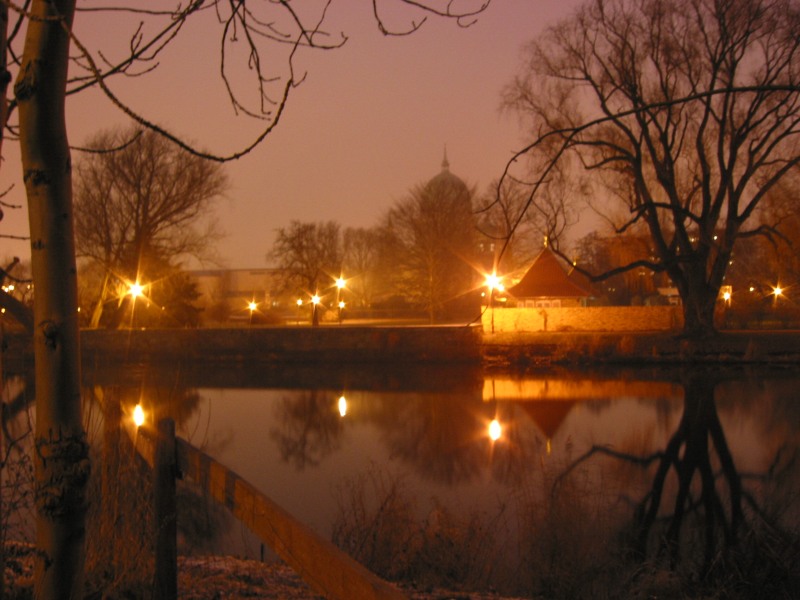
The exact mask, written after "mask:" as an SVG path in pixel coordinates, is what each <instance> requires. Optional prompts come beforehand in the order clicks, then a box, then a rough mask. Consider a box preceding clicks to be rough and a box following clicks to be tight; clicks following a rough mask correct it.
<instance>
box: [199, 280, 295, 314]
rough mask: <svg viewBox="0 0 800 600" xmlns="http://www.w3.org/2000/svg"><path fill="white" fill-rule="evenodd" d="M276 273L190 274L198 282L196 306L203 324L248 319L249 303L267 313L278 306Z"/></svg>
mask: <svg viewBox="0 0 800 600" xmlns="http://www.w3.org/2000/svg"><path fill="white" fill-rule="evenodd" d="M279 273H280V271H279V270H278V269H267V268H264V269H209V270H199V271H190V272H189V275H190V276H191V277H192V278H193V279H194V280H195V281H196V282H197V291H198V292H199V293H200V297H199V298H198V300H197V304H198V305H200V306H201V307H202V309H203V312H204V317H205V318H204V320H211V321H220V322H225V321H237V320H242V319H247V318H249V316H250V307H249V305H250V303H251V302H254V303H255V304H256V306H257V308H258V310H259V311H261V312H264V311H267V310H269V309H271V308H273V306H274V305H275V303H276V302H277V293H276V290H277V289H278V282H279Z"/></svg>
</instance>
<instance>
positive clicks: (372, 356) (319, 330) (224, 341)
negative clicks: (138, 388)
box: [81, 326, 481, 363]
mask: <svg viewBox="0 0 800 600" xmlns="http://www.w3.org/2000/svg"><path fill="white" fill-rule="evenodd" d="M480 348H481V329H480V327H479V326H472V327H470V326H452V327H448V326H443V327H338V326H321V327H297V328H295V327H263V328H262V327H253V328H252V329H244V328H242V329H146V330H121V331H107V330H85V331H82V332H81V350H82V353H83V357H84V360H89V361H91V362H95V363H103V362H108V361H116V360H124V361H148V360H156V361H158V360H170V361H180V360H186V361H192V360H208V359H209V357H212V358H213V359H214V360H217V361H221V362H249V363H252V362H258V361H264V362H274V361H286V362H292V361H302V362H304V363H309V362H320V363H321V362H328V363H364V362H372V363H374V362H385V363H402V362H419V361H423V362H430V363H458V362H474V363H478V362H480V359H481V351H480Z"/></svg>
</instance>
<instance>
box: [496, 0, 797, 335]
mask: <svg viewBox="0 0 800 600" xmlns="http://www.w3.org/2000/svg"><path fill="white" fill-rule="evenodd" d="M799 21H800V11H798V7H797V4H796V3H795V2H792V1H791V0H728V1H725V2H716V1H713V0H678V1H674V2H666V1H660V0H650V1H647V2H635V1H633V0H611V1H607V0H592V1H591V2H589V3H588V4H587V5H586V6H584V7H583V8H581V9H580V10H579V11H578V12H577V13H576V14H575V15H574V16H573V17H571V18H569V19H567V20H565V21H563V22H561V23H560V24H558V25H556V26H554V27H552V28H550V29H548V30H547V32H546V33H545V34H544V35H543V36H542V37H541V38H540V39H539V40H537V41H536V42H534V43H533V44H532V45H531V46H530V51H529V57H530V58H529V62H528V65H527V69H526V72H525V73H524V74H523V75H521V76H520V77H519V78H518V79H517V80H516V81H515V82H514V83H513V84H512V85H511V86H510V88H509V90H507V94H506V101H507V102H508V103H509V104H510V105H511V106H513V107H515V108H516V109H517V110H518V111H520V113H521V114H522V115H525V116H527V117H528V118H529V119H530V123H531V126H532V131H533V132H534V136H535V141H534V142H533V143H531V144H530V145H529V146H528V147H526V148H525V149H523V151H522V152H520V153H519V154H518V155H517V157H516V158H515V160H519V159H520V158H521V157H522V156H523V155H528V154H536V153H540V154H543V155H544V156H545V158H546V162H545V163H544V165H545V166H544V168H543V169H542V170H541V171H540V172H539V173H538V174H537V176H535V177H534V182H533V183H534V188H535V189H534V192H532V194H533V193H535V192H536V190H537V189H538V188H539V187H540V185H541V184H542V183H544V182H546V181H547V179H548V177H549V173H550V171H551V167H552V166H554V165H557V164H560V163H561V162H562V161H565V160H572V161H573V164H574V165H576V166H577V167H578V168H579V169H580V170H582V173H583V175H584V176H585V177H586V179H585V187H584V191H585V195H586V196H587V197H589V198H591V199H592V202H593V204H594V205H595V206H596V207H597V208H598V210H600V211H601V212H602V213H603V214H605V215H607V216H608V217H609V218H614V219H616V218H617V217H618V216H620V215H624V219H623V220H620V221H617V222H615V226H616V230H617V231H619V232H624V231H625V230H627V229H628V228H629V227H631V226H632V225H633V224H636V223H640V222H642V223H644V224H645V225H646V227H647V230H648V233H649V235H650V237H651V238H652V242H653V244H652V245H653V248H654V256H653V257H650V256H641V257H638V258H637V259H636V260H634V261H632V262H630V263H628V264H626V265H622V266H620V267H618V270H624V269H635V268H638V267H645V268H648V269H651V270H653V271H657V272H665V273H667V274H668V275H669V277H670V279H671V280H672V282H673V283H674V285H675V286H676V287H677V289H678V292H679V294H680V296H681V299H682V301H683V310H684V328H685V333H686V334H687V335H690V336H700V337H702V336H705V335H708V334H712V333H713V332H714V322H713V315H714V307H715V304H716V301H717V296H718V293H719V289H720V286H721V284H722V281H723V278H724V276H725V273H726V270H727V268H728V264H729V262H730V259H731V253H732V252H733V248H734V246H735V244H736V241H737V240H738V239H740V238H742V237H743V236H750V235H767V234H769V233H770V232H771V231H772V229H771V227H770V225H769V224H759V223H757V222H756V221H755V220H753V218H752V217H753V216H754V214H755V212H756V209H757V207H758V205H759V204H760V203H761V201H762V200H763V199H764V198H765V197H766V196H767V194H768V193H769V192H770V190H772V189H773V188H774V187H775V185H776V184H777V183H778V182H780V180H781V179H782V178H783V177H784V176H785V175H786V174H787V173H789V172H790V171H791V170H792V169H794V168H795V166H796V165H797V163H798V161H800V152H798V138H797V134H798V133H800V129H798V120H799V119H800V94H798V86H797V83H798V82H797V77H798V75H797V73H798V72H797V64H798V60H799V59H800V40H799V39H798V38H797V35H796V32H797V29H798V24H799ZM512 162H513V161H512ZM511 166H512V165H511V164H510V165H509V167H511ZM575 176H576V177H578V176H579V174H578V173H576V175H575ZM529 200H530V201H531V202H533V201H534V198H533V195H532V196H530V197H529ZM615 206H616V207H619V208H618V209H615V208H614V207H615ZM614 272H615V271H614ZM614 272H612V273H611V274H613V273H614ZM607 275H608V274H607Z"/></svg>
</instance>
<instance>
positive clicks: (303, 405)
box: [270, 390, 342, 469]
mask: <svg viewBox="0 0 800 600" xmlns="http://www.w3.org/2000/svg"><path fill="white" fill-rule="evenodd" d="M337 402H338V399H337V398H336V397H335V396H334V395H332V394H331V393H330V392H325V391H321V390H306V391H304V392H300V393H295V394H293V395H292V396H286V397H284V398H283V399H282V400H281V402H280V403H279V404H278V406H277V408H276V411H275V413H276V416H277V417H278V422H277V423H276V425H275V426H274V427H272V428H271V429H270V437H271V438H272V439H274V440H275V442H276V443H277V445H278V449H279V451H280V453H281V458H282V459H283V460H284V461H287V462H291V463H292V464H293V465H294V466H295V467H297V468H298V469H304V468H305V467H307V466H314V467H315V466H317V465H319V464H320V462H322V460H323V459H324V458H325V457H326V456H327V455H329V454H330V453H331V452H333V451H334V450H336V449H337V448H338V447H339V445H338V440H339V437H340V435H341V433H342V420H341V419H340V418H339V413H338V406H337Z"/></svg>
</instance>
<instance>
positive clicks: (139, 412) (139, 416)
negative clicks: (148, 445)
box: [133, 404, 144, 427]
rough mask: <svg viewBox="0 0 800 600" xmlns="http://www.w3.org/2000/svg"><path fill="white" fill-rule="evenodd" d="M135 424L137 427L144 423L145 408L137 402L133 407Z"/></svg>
mask: <svg viewBox="0 0 800 600" xmlns="http://www.w3.org/2000/svg"><path fill="white" fill-rule="evenodd" d="M133 424H134V425H136V427H141V426H142V425H144V409H143V408H142V405H141V404H137V405H136V406H135V407H134V409H133Z"/></svg>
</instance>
